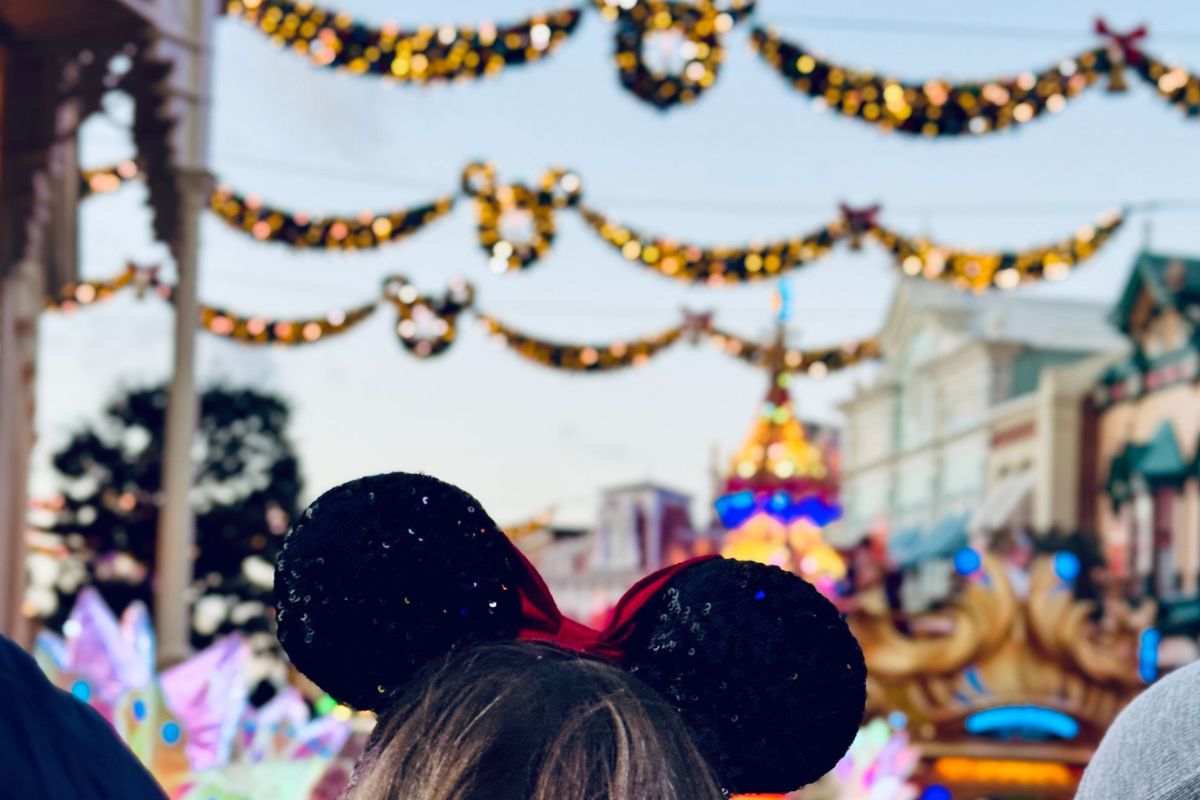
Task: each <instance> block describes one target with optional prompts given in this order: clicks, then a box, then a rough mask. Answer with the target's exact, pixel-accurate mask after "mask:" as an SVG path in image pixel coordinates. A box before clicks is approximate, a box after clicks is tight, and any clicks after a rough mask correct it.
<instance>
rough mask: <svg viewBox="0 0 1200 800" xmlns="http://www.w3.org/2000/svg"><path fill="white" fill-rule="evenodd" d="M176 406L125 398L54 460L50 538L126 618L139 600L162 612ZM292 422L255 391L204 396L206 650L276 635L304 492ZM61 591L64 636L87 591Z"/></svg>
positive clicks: (199, 632)
mask: <svg viewBox="0 0 1200 800" xmlns="http://www.w3.org/2000/svg"><path fill="white" fill-rule="evenodd" d="M166 405H167V393H166V389H165V388H164V387H161V386H160V387H154V388H143V389H135V390H132V391H128V392H125V393H122V394H121V395H120V396H118V397H117V398H115V399H114V400H113V401H112V402H111V403H110V404H109V405H108V406H107V408H106V409H105V410H104V412H103V414H102V415H101V417H100V418H99V419H98V420H96V421H95V422H92V423H90V424H88V425H87V426H86V427H85V428H84V429H82V430H81V431H79V432H78V433H76V434H75V435H74V436H72V437H71V439H70V441H69V442H68V443H67V444H66V445H65V446H64V447H63V448H62V449H61V450H60V451H58V452H57V453H56V454H55V456H54V459H53V464H54V468H55V470H56V472H57V474H58V476H59V477H60V480H61V493H62V497H63V501H62V509H61V510H60V511H58V512H56V517H57V518H56V521H55V522H54V524H53V526H52V527H51V528H50V529H49V530H50V532H52V533H56V534H58V535H60V536H62V537H63V541H64V542H65V544H66V546H67V549H68V551H69V552H70V553H71V554H72V557H74V558H75V559H77V560H78V561H79V562H81V563H82V564H83V568H84V572H85V574H86V577H85V578H84V582H86V583H90V584H93V585H95V586H96V587H97V588H98V589H99V590H100V592H101V594H102V595H103V596H104V598H105V600H106V601H107V602H108V603H109V605H110V606H111V607H112V608H113V610H114V611H116V612H117V613H120V612H121V611H122V610H123V609H124V608H125V607H126V606H128V605H129V604H130V603H131V602H133V601H134V600H142V601H143V602H145V603H146V604H147V605H148V606H149V607H150V608H151V609H153V585H154V563H155V549H156V548H155V543H156V533H157V526H158V510H159V506H160V504H161V500H162V490H161V480H162V457H163V430H164V423H165V419H166ZM288 421H289V408H288V405H287V403H286V402H284V401H283V400H282V399H281V398H279V397H276V396H273V395H270V394H265V393H263V392H259V391H256V390H254V389H248V388H236V389H235V388H228V387H214V388H210V389H207V390H206V391H205V392H204V393H203V394H202V396H201V399H200V411H199V424H198V426H197V434H196V441H195V448H194V450H193V459H194V465H195V482H194V485H193V488H192V504H193V506H194V508H195V511H196V550H195V557H196V562H195V564H196V566H195V581H194V584H193V587H192V588H193V596H192V599H193V601H194V606H193V608H194V614H193V630H192V635H193V643H194V644H195V645H196V646H203V645H205V644H207V643H208V642H209V641H211V640H212V639H213V638H214V637H215V636H218V635H220V634H223V633H226V632H228V631H231V630H234V629H240V630H243V631H246V632H248V633H265V632H267V631H269V630H270V629H271V628H270V621H269V618H270V608H271V581H272V572H273V566H274V562H275V556H276V553H277V552H278V550H279V547H280V545H281V543H282V540H283V534H284V533H285V532H286V531H287V527H288V525H289V522H290V520H291V519H292V517H293V516H295V514H296V513H297V512H298V510H299V509H298V503H299V498H300V491H301V478H300V467H299V462H298V459H297V457H296V453H295V451H294V449H293V447H292V443H291V441H290V440H289V438H288V435H287V427H288ZM57 591H58V595H59V602H58V606H57V608H56V609H55V611H54V612H53V614H52V615H51V616H50V618H49V620H48V621H49V622H50V624H52V625H56V626H57V625H60V624H61V623H62V621H63V620H64V619H65V616H66V614H67V613H68V612H69V611H70V607H71V604H72V601H73V596H74V594H75V593H76V592H77V591H78V586H71V585H68V586H65V587H64V586H63V585H62V583H61V582H60V585H59V587H58V590H57Z"/></svg>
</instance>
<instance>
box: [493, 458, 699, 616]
mask: <svg viewBox="0 0 1200 800" xmlns="http://www.w3.org/2000/svg"><path fill="white" fill-rule="evenodd" d="M691 503H692V498H691V496H690V495H687V494H685V493H683V492H679V491H676V490H674V489H671V488H669V487H666V486H662V485H659V484H656V483H652V482H642V483H635V484H630V485H626V486H617V487H612V488H609V489H605V490H604V491H602V492H601V495H600V505H599V509H598V513H597V518H596V523H595V524H594V525H593V526H592V527H590V528H555V527H554V526H553V525H551V524H549V523H548V522H547V523H546V524H545V525H543V526H541V528H540V529H538V530H535V531H531V532H529V534H528V535H523V536H519V537H516V538H515V541H516V543H517V546H518V547H520V548H521V550H522V552H524V553H525V555H526V556H527V557H528V558H529V560H530V561H532V562H533V564H534V566H536V567H537V569H538V571H539V572H540V573H541V574H542V577H543V578H544V579H545V581H546V584H547V585H548V586H549V587H550V590H551V592H552V593H553V594H554V598H555V600H556V601H557V602H558V605H559V607H560V608H561V609H562V610H563V612H564V613H565V614H567V616H570V617H573V618H574V619H577V620H580V621H582V622H591V623H594V624H601V622H602V620H603V618H604V615H605V614H607V612H608V610H609V609H610V608H612V606H613V605H614V604H615V603H616V602H617V600H619V599H620V597H621V595H623V594H624V593H625V591H626V590H627V589H629V587H631V586H633V584H635V583H637V582H638V580H640V579H641V578H642V577H643V576H645V575H647V574H649V573H651V572H654V571H655V570H657V569H660V568H661V567H664V566H666V565H668V564H672V563H675V562H677V561H681V560H683V559H686V558H689V557H691V556H692V555H700V554H704V553H712V552H715V551H716V549H717V545H716V543H715V542H714V541H713V540H712V538H711V536H710V533H709V531H707V530H697V528H696V526H695V525H693V524H692V515H691Z"/></svg>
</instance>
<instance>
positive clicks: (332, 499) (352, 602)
mask: <svg viewBox="0 0 1200 800" xmlns="http://www.w3.org/2000/svg"><path fill="white" fill-rule="evenodd" d="M525 579H527V569H526V567H525V566H524V564H523V563H522V561H521V560H520V557H519V556H518V555H517V554H516V551H515V550H514V549H513V548H512V546H511V545H510V544H509V542H508V539H507V538H506V537H505V536H504V534H503V533H502V532H501V531H500V530H499V528H498V527H497V526H496V523H495V522H493V521H492V518H491V517H489V516H488V515H487V513H486V512H485V511H484V510H483V507H482V506H481V505H480V504H479V502H478V501H477V500H475V498H473V497H472V496H471V495H469V494H467V493H466V492H464V491H462V490H461V489H459V488H457V487H455V486H451V485H450V484H447V483H443V482H442V481H439V480H437V479H436V478H432V477H429V476H427V475H413V474H407V473H392V474H388V475H375V476H372V477H366V478H361V479H359V480H356V481H351V482H350V483H347V484H344V485H342V486H339V487H337V488H335V489H331V490H330V491H328V492H326V493H325V494H323V495H322V496H321V497H320V498H318V499H317V500H316V501H315V502H314V503H313V504H312V505H310V506H309V507H308V509H307V510H306V511H305V512H304V513H303V515H302V516H301V517H300V519H298V520H297V521H296V523H295V525H294V526H293V528H292V530H291V531H290V532H289V533H288V535H287V538H286V539H284V544H283V552H282V553H281V555H280V557H279V560H278V561H277V564H276V570H275V596H276V607H277V611H278V617H277V619H278V623H279V641H280V642H281V643H282V644H283V648H284V650H286V651H287V654H288V657H289V658H291V660H292V663H294V664H295V665H296V667H297V669H299V670H300V671H301V672H303V673H304V674H305V675H307V676H308V677H309V678H310V679H311V680H312V681H313V682H314V683H316V684H317V685H318V686H320V687H321V688H322V689H324V690H325V691H326V692H328V693H329V694H331V695H333V696H334V697H335V698H337V699H338V700H340V701H342V702H345V703H349V704H350V705H352V706H354V707H355V708H359V709H372V710H380V709H382V708H384V707H386V706H387V705H388V704H389V703H390V702H391V700H392V699H393V697H394V695H395V694H396V693H397V692H399V691H401V690H402V689H403V688H404V686H405V685H406V684H407V682H408V681H409V680H410V679H411V678H412V676H413V674H414V673H415V672H416V671H417V670H419V669H420V668H421V667H422V666H423V665H424V664H426V663H427V662H428V661H429V660H430V659H432V658H434V657H435V656H438V655H441V654H444V653H446V652H448V651H449V650H451V649H453V648H454V647H456V646H458V645H459V644H461V643H465V642H468V641H494V640H499V639H511V638H513V637H514V636H515V635H516V632H517V630H518V628H519V627H520V624H521V600H520V597H519V596H518V592H517V586H518V585H519V582H520V581H522V580H525Z"/></svg>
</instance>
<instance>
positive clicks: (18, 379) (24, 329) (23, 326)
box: [0, 260, 43, 644]
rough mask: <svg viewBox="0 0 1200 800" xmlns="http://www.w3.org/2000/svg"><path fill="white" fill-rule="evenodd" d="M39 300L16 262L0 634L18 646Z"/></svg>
mask: <svg viewBox="0 0 1200 800" xmlns="http://www.w3.org/2000/svg"><path fill="white" fill-rule="evenodd" d="M42 297H43V292H42V268H41V265H40V264H39V263H38V262H36V261H32V260H25V261H22V262H19V263H17V264H16V265H15V267H14V268H13V269H12V270H11V272H10V273H9V274H8V276H7V277H5V278H4V279H3V281H2V282H0V398H3V400H2V402H0V633H3V634H4V635H5V636H8V637H9V638H11V639H13V640H15V641H17V642H20V643H23V644H28V639H29V619H28V617H27V616H26V615H25V614H24V613H23V612H22V608H21V606H22V602H23V600H24V591H25V546H26V543H25V537H26V532H27V530H26V528H27V523H26V510H27V508H28V488H27V481H28V472H29V453H30V450H31V449H32V448H33V438H34V437H33V409H34V380H35V374H36V370H35V368H34V365H35V363H36V361H35V359H36V345H37V315H38V311H39V310H40V309H41V299H42Z"/></svg>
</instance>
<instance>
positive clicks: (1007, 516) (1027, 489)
mask: <svg viewBox="0 0 1200 800" xmlns="http://www.w3.org/2000/svg"><path fill="white" fill-rule="evenodd" d="M1033 482H1034V475H1033V470H1029V469H1027V470H1023V471H1021V472H1018V473H1016V474H1013V475H1009V476H1007V477H1005V478H1002V479H1001V480H1000V481H999V482H998V483H997V484H996V485H995V486H993V487H992V488H991V489H988V492H987V495H986V496H984V498H983V503H982V504H981V505H980V506H979V508H977V509H975V513H974V514H972V515H971V521H970V522H969V523H968V524H967V529H968V530H969V531H970V533H971V535H972V536H974V535H978V534H985V533H988V532H990V531H994V530H997V529H999V528H1003V527H1004V526H1005V525H1007V524H1008V523H1009V521H1010V520H1012V517H1013V515H1014V514H1015V513H1016V512H1017V509H1019V508H1020V507H1021V504H1022V503H1024V502H1025V501H1026V500H1028V499H1029V496H1030V495H1031V494H1033Z"/></svg>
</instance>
